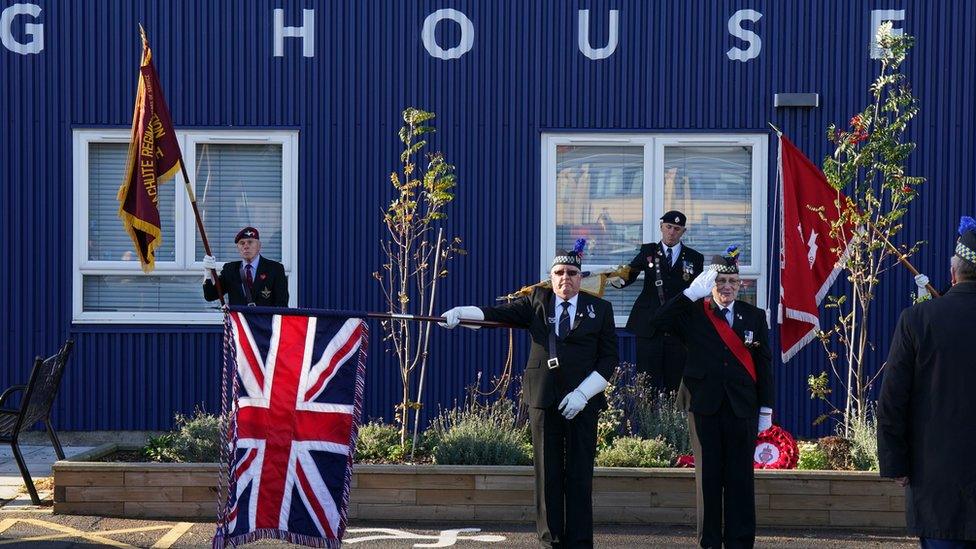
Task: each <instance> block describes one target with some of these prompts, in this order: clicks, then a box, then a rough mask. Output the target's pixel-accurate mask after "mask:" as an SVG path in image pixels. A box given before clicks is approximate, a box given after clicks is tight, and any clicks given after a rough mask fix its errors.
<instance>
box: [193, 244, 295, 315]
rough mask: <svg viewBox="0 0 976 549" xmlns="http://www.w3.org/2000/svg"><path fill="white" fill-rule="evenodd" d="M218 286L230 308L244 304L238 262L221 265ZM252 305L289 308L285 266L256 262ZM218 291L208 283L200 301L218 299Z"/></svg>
mask: <svg viewBox="0 0 976 549" xmlns="http://www.w3.org/2000/svg"><path fill="white" fill-rule="evenodd" d="M219 276H220V287H221V289H222V290H223V291H224V294H225V295H226V296H227V299H228V301H229V304H230V305H247V297H245V295H244V281H243V280H242V279H241V262H240V261H231V262H229V263H224V267H223V268H222V269H221V270H220V275H219ZM251 296H252V298H253V299H254V304H255V305H259V306H263V307H287V306H288V277H287V276H285V267H284V266H283V265H282V264H281V263H278V262H277V261H273V260H271V259H268V258H266V257H264V256H263V255H262V256H261V260H260V261H258V272H257V273H255V274H254V290H253V291H252V292H251ZM217 297H218V296H217V288H216V286H214V284H213V282H211V281H210V280H207V281H206V282H205V283H204V284H203V298H204V299H206V300H207V301H216V300H217Z"/></svg>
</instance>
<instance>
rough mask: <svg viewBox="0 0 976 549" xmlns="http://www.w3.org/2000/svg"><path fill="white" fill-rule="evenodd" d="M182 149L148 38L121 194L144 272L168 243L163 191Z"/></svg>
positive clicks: (125, 218)
mask: <svg viewBox="0 0 976 549" xmlns="http://www.w3.org/2000/svg"><path fill="white" fill-rule="evenodd" d="M180 160H181V154H180V147H179V143H178V142H177V140H176V133H175V132H174V131H173V123H172V121H171V120H170V117H169V109H167V108H166V100H165V99H163V90H162V88H161V87H160V85H159V77H158V76H157V75H156V68H155V67H154V66H153V62H152V50H150V49H149V40H148V39H147V38H146V35H145V33H143V34H142V64H141V66H140V68H139V87H138V91H137V92H136V104H135V110H134V112H133V114H132V138H131V141H130V142H129V155H128V158H127V160H126V168H125V179H123V181H122V186H121V187H120V188H119V193H118V199H119V217H120V218H121V219H122V224H123V226H124V227H125V230H126V232H128V233H129V236H131V237H132V242H133V243H134V244H135V247H136V253H137V254H138V256H139V261H140V263H141V264H142V270H143V271H145V272H147V273H148V272H151V271H152V270H153V268H154V267H155V263H156V258H155V252H156V248H158V247H159V245H160V244H161V243H162V231H161V223H160V219H159V187H160V185H162V183H163V182H164V181H166V180H167V179H169V178H170V177H172V176H173V175H174V174H175V173H176V171H177V170H178V169H179V168H180Z"/></svg>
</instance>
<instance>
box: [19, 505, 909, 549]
mask: <svg viewBox="0 0 976 549" xmlns="http://www.w3.org/2000/svg"><path fill="white" fill-rule="evenodd" d="M430 528H431V526H429V525H428V526H418V525H416V524H413V525H405V524H375V523H369V524H353V525H351V526H350V528H349V530H348V532H347V534H346V538H345V543H344V545H346V546H349V547H355V548H357V549H358V548H362V549H379V548H384V549H385V548H397V549H399V548H404V549H405V548H409V547H460V548H469V549H474V548H478V547H484V548H486V549H490V548H491V547H499V548H500V547H505V548H509V547H515V548H521V547H526V548H529V547H534V544H533V541H532V540H533V533H532V532H531V526H529V525H521V524H520V525H499V526H483V525H482V526H481V527H480V528H481V529H480V531H478V528H477V527H474V528H470V529H465V528H460V527H458V526H457V525H451V526H448V525H443V526H442V527H440V528H437V529H430ZM212 535H213V525H211V524H203V523H188V522H183V523H179V522H158V521H137V520H122V519H105V518H99V517H77V516H52V515H50V514H49V513H43V512H33V513H30V512H24V511H19V512H4V511H0V545H2V546H7V547H25V548H41V547H43V548H52V549H68V548H72V549H75V548H89V547H106V546H114V547H145V548H155V549H167V548H190V547H209V546H210V539H211V536H212ZM253 545H254V546H256V547H261V546H264V547H285V546H288V544H286V543H284V542H279V541H262V542H258V543H255V544H253ZM596 546H597V547H601V548H604V547H605V548H620V549H623V548H628V549H629V548H634V547H649V548H650V547H668V548H671V547H674V548H693V547H696V544H695V540H694V533H693V532H692V531H691V530H689V529H686V528H650V527H634V526H605V527H599V528H598V529H597V535H596ZM756 546H757V547H768V548H801V547H802V548H816V549H823V548H828V547H829V548H832V549H833V548H841V549H846V548H851V549H854V548H862V547H877V548H882V547H883V548H886V549H887V548H896V549H897V548H905V549H909V548H914V547H917V546H918V545H917V543H913V542H912V540H910V539H907V538H900V537H894V536H889V535H883V534H874V535H872V534H846V533H837V532H833V533H825V532H777V531H763V532H760V537H759V539H758V540H757V543H756Z"/></svg>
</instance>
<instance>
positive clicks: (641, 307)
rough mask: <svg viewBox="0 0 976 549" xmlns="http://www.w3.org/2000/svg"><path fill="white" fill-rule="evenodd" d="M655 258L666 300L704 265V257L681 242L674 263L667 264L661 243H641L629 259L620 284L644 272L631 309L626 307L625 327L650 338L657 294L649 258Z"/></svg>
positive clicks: (626, 283) (658, 302)
mask: <svg viewBox="0 0 976 549" xmlns="http://www.w3.org/2000/svg"><path fill="white" fill-rule="evenodd" d="M655 257H656V258H657V259H658V261H660V264H661V280H662V282H663V283H664V284H663V285H662V288H663V289H664V300H665V301H667V300H669V299H671V298H672V297H674V296H676V295H678V294H680V293H681V291H682V290H684V289H685V288H687V287H688V285H689V284H691V281H692V280H694V279H695V277H696V276H698V275H699V274H700V273H701V272H702V269H703V268H704V263H705V258H704V257H703V256H702V254H700V253H698V252H697V251H695V250H694V249H692V248H689V247H688V246H686V245H685V244H684V243H682V244H681V252H680V253H678V259H676V260H675V262H674V266H673V267H669V266H668V262H667V260H666V259H665V256H664V253H663V252H662V251H661V245H660V243H658V242H651V243H649V244H643V245H641V249H640V251H639V252H638V253H637V255H636V256H634V259H632V260H631V262H630V276H629V277H628V278H627V280H625V281H624V286H625V287H626V286H629V285H630V284H632V283H633V282H634V281H635V280H637V277H638V275H640V274H641V273H644V288H642V289H641V293H640V295H639V296H637V301H635V302H634V308H633V309H631V310H630V317H629V318H627V330H629V331H630V332H631V333H633V334H635V335H638V336H640V337H651V336H653V335H654V332H653V330H652V329H651V318H652V317H653V316H654V313H655V311H657V309H658V307H660V306H661V298H660V297H659V296H658V293H657V286H655V285H654V281H656V280H657V275H656V273H655V270H654V265H653V263H652V261H651V259H652V258H655Z"/></svg>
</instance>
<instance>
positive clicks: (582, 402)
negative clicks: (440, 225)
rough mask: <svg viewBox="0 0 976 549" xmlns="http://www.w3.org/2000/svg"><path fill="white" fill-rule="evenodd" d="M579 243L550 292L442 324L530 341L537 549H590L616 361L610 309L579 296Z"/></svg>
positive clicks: (526, 380)
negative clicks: (597, 468) (502, 329)
mask: <svg viewBox="0 0 976 549" xmlns="http://www.w3.org/2000/svg"><path fill="white" fill-rule="evenodd" d="M581 242H582V243H583V244H585V241H582V239H581V240H580V241H579V242H577V246H576V248H575V249H574V250H573V251H557V252H556V256H555V258H554V259H553V260H552V267H551V269H550V271H549V277H550V279H551V281H552V289H548V288H536V289H535V290H533V292H532V293H531V294H530V295H528V296H525V297H521V298H519V299H516V300H515V301H512V302H510V303H506V304H504V305H500V306H497V307H480V308H479V307H455V308H453V309H451V310H449V311H447V312H445V313H444V314H443V316H444V318H445V322H444V323H443V324H441V325H442V326H446V327H448V328H454V327H455V326H457V325H458V323H459V322H460V321H462V320H467V319H473V320H491V321H497V322H504V323H506V324H513V325H515V326H519V327H521V328H525V329H527V330H528V331H529V335H530V336H531V337H532V350H531V352H530V353H529V359H528V362H527V363H526V365H525V372H524V373H523V374H522V392H523V396H524V398H525V401H526V402H527V404H528V405H529V422H530V424H531V428H532V447H533V457H534V467H535V506H536V529H537V531H538V536H539V545H540V547H574V548H575V547H592V546H593V462H594V459H595V458H596V426H597V418H598V417H599V415H600V410H603V409H604V408H606V406H607V403H606V399H605V398H604V395H603V390H604V389H605V388H606V386H607V380H608V379H610V376H611V374H612V373H613V371H614V368H616V367H617V364H618V362H619V359H618V353H617V334H616V331H615V330H614V323H613V307H612V306H611V305H610V303H609V302H608V301H604V300H603V299H600V298H598V297H595V296H592V295H590V294H586V293H580V283H581V278H582V273H581V272H580V269H581V267H582V257H581V255H582V244H581Z"/></svg>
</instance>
